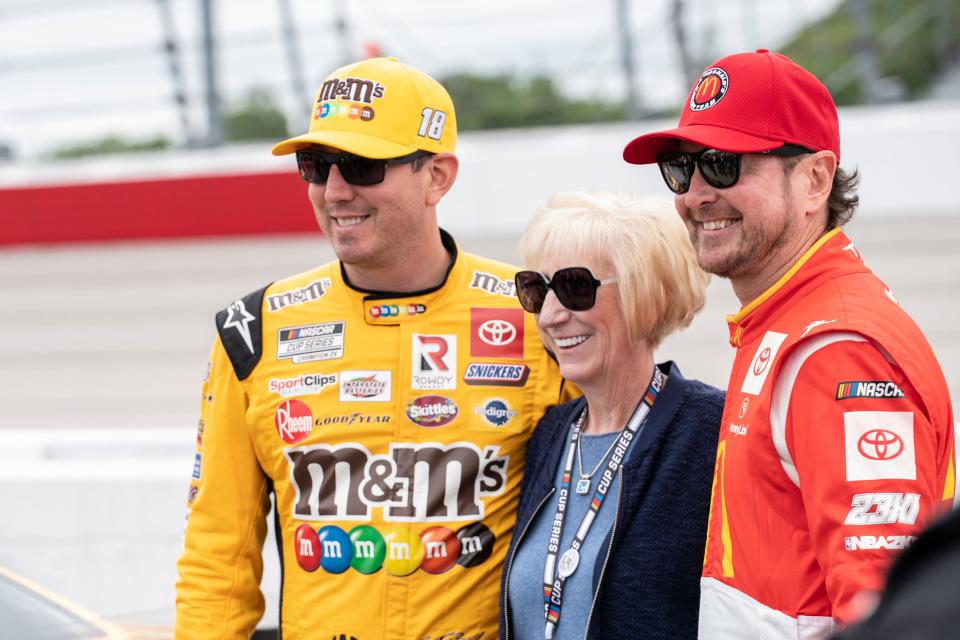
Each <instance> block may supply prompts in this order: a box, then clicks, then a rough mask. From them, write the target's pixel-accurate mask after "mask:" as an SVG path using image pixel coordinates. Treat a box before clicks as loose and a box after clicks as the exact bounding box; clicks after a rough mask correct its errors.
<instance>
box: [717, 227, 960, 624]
mask: <svg viewBox="0 0 960 640" xmlns="http://www.w3.org/2000/svg"><path fill="white" fill-rule="evenodd" d="M728 322H729V327H730V334H731V343H732V344H733V346H735V347H736V349H737V354H736V358H735V360H734V365H733V370H732V373H731V375H730V382H729V386H728V389H727V401H726V405H725V407H724V414H723V422H722V424H721V429H720V442H719V447H718V449H717V464H716V470H715V475H714V483H713V495H712V499H711V514H710V523H709V526H708V535H707V547H706V553H705V557H704V570H703V578H702V580H701V602H700V638H702V639H703V638H706V639H712V638H719V639H727V638H764V639H772V638H791V639H798V638H804V639H805V638H820V637H824V636H825V635H827V634H829V632H830V631H831V630H832V629H833V628H834V627H835V625H836V623H837V622H839V623H846V622H849V621H851V620H853V619H856V618H857V617H859V616H860V615H863V614H865V613H866V612H865V611H862V610H861V607H862V606H863V605H862V603H863V600H859V601H858V597H857V594H858V592H860V591H862V590H867V591H874V590H879V589H880V588H881V587H882V584H883V579H884V575H885V571H886V569H887V567H888V565H889V563H890V560H891V556H892V555H893V554H894V553H895V551H894V550H896V549H902V548H904V547H905V546H907V545H908V544H909V543H910V542H911V541H912V540H913V539H914V537H915V536H916V535H917V533H918V532H919V531H920V529H921V528H923V526H924V525H925V524H926V523H927V522H929V521H930V520H931V518H933V517H934V516H935V515H937V514H938V513H939V512H940V511H941V510H943V509H945V508H948V507H949V506H950V505H951V502H952V499H953V497H954V493H955V476H954V473H955V466H954V465H955V463H954V455H955V453H954V434H953V413H952V409H951V405H950V396H949V392H948V389H947V385H946V382H945V380H944V377H943V373H942V372H941V369H940V366H939V364H938V363H937V360H936V358H935V357H934V354H933V352H932V350H931V348H930V346H929V344H928V343H927V341H926V339H925V338H924V336H923V334H922V333H921V331H920V329H919V328H918V327H917V326H916V324H915V323H914V322H913V320H911V319H910V317H909V316H908V315H907V314H906V313H905V312H904V311H903V310H902V309H901V308H900V306H899V305H898V304H897V303H896V301H895V300H894V299H893V295H892V293H891V292H890V290H889V289H887V287H886V286H885V285H884V284H883V282H881V281H880V280H879V279H878V278H877V277H876V276H874V275H873V273H872V272H871V271H870V270H869V269H868V268H867V267H866V266H864V264H863V262H862V260H861V258H860V255H859V253H858V252H857V250H856V248H855V247H854V245H853V243H852V242H851V241H850V240H849V239H848V238H847V237H846V236H845V235H844V234H843V233H842V232H840V230H839V229H836V230H833V231H830V232H828V233H827V234H825V235H824V236H823V237H822V238H820V240H819V241H818V242H817V243H816V244H815V245H814V246H813V247H811V248H810V250H809V251H807V252H806V253H805V254H804V255H803V256H802V257H801V258H800V260H799V261H798V262H797V263H796V264H795V265H794V266H793V267H792V268H791V269H790V270H789V271H788V272H787V273H786V274H785V275H784V276H783V277H782V278H781V279H780V280H779V281H778V282H777V283H776V284H774V285H773V286H772V287H771V288H770V289H769V290H767V291H766V292H765V293H764V294H762V295H761V296H760V297H759V298H757V300H755V301H753V302H751V303H750V304H748V305H747V306H746V307H744V308H743V309H741V311H740V312H739V313H738V314H737V315H735V316H731V317H730V318H728ZM861 597H862V596H861Z"/></svg>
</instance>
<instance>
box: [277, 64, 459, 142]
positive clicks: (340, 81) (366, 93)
mask: <svg viewBox="0 0 960 640" xmlns="http://www.w3.org/2000/svg"><path fill="white" fill-rule="evenodd" d="M314 144H322V145H327V146H330V147H334V148H335V149H341V150H343V151H346V152H347V153H353V154H356V155H358V156H364V157H366V158H378V159H379V158H398V157H400V156H405V155H407V154H410V153H413V152H414V151H417V150H423V151H430V152H432V153H440V152H442V151H450V152H453V151H454V150H455V149H456V147H457V117H456V114H455V113H454V111H453V100H451V99H450V94H448V93H447V90H446V89H444V88H443V86H442V85H441V84H440V83H439V82H437V81H436V80H434V79H433V78H431V77H430V76H428V75H427V74H425V73H423V72H422V71H418V70H417V69H414V68H413V67H410V66H407V65H405V64H403V63H402V62H398V61H397V59H396V58H370V59H369V60H363V61H361V62H356V63H354V64H350V65H347V66H345V67H340V68H339V69H337V70H336V71H334V72H333V73H331V74H330V75H329V76H328V77H327V79H326V80H324V82H323V85H321V87H320V90H319V91H318V92H317V97H316V99H315V100H314V103H313V112H312V113H311V115H310V131H309V132H308V133H305V134H303V135H301V136H297V137H295V138H290V139H289V140H284V141H283V142H281V143H279V144H277V145H275V146H274V147H273V155H275V156H282V155H286V154H288V153H293V152H295V151H297V150H298V149H304V148H306V147H309V146H310V145H314Z"/></svg>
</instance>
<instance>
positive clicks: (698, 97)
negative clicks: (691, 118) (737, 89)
mask: <svg viewBox="0 0 960 640" xmlns="http://www.w3.org/2000/svg"><path fill="white" fill-rule="evenodd" d="M729 86H730V78H729V77H727V72H726V71H724V70H723V69H721V68H720V67H711V68H709V69H707V70H706V71H704V72H703V74H702V75H701V76H700V79H699V80H697V85H696V86H695V87H694V88H693V93H691V94H690V110H691V111H703V110H704V109H709V108H710V107H712V106H713V105H715V104H717V103H718V102H720V101H721V100H723V96H725V95H727V88H729Z"/></svg>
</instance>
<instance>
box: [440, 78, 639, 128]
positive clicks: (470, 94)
mask: <svg viewBox="0 0 960 640" xmlns="http://www.w3.org/2000/svg"><path fill="white" fill-rule="evenodd" d="M440 83H441V84H442V85H443V86H445V87H446V88H447V91H449V92H450V96H451V97H452V98H453V103H454V104H455V105H456V107H457V128H458V129H460V130H461V131H471V130H476V129H502V128H505V127H535V126H543V125H551V124H574V123H584V122H606V121H611V120H623V119H625V118H626V117H627V108H626V105H624V104H623V103H622V102H607V101H603V100H572V99H570V98H567V97H566V96H564V95H562V94H561V93H560V92H559V91H558V90H557V87H556V84H555V83H554V81H553V80H552V79H551V78H549V77H547V76H543V75H538V76H533V77H532V78H530V79H528V80H521V79H518V78H513V77H511V76H509V75H506V74H499V75H489V76H487V75H476V74H471V73H456V74H452V75H449V76H446V77H445V78H440Z"/></svg>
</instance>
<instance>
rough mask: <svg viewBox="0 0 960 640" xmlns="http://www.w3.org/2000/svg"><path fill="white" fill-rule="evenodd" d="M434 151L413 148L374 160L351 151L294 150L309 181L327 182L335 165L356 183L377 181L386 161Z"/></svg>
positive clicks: (405, 160)
mask: <svg viewBox="0 0 960 640" xmlns="http://www.w3.org/2000/svg"><path fill="white" fill-rule="evenodd" d="M431 155H433V154H432V153H430V152H429V151H422V150H421V151H414V152H413V153H411V154H409V155H405V156H400V157H399V158H385V159H381V160H376V159H374V158H364V157H363V156H357V155H354V154H352V153H328V152H326V151H315V150H313V149H302V150H300V151H297V167H298V168H299V169H300V177H301V178H303V179H304V180H306V181H307V182H309V183H311V184H326V183H327V178H329V177H330V167H332V166H333V165H337V169H338V170H339V171H340V175H341V176H343V179H344V180H345V181H346V182H347V183H348V184H352V185H354V186H357V187H366V186H369V185H372V184H380V183H381V182H383V179H384V178H385V177H386V175H387V165H388V164H406V163H408V162H413V161H414V160H416V159H417V158H425V157H427V156H431Z"/></svg>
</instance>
